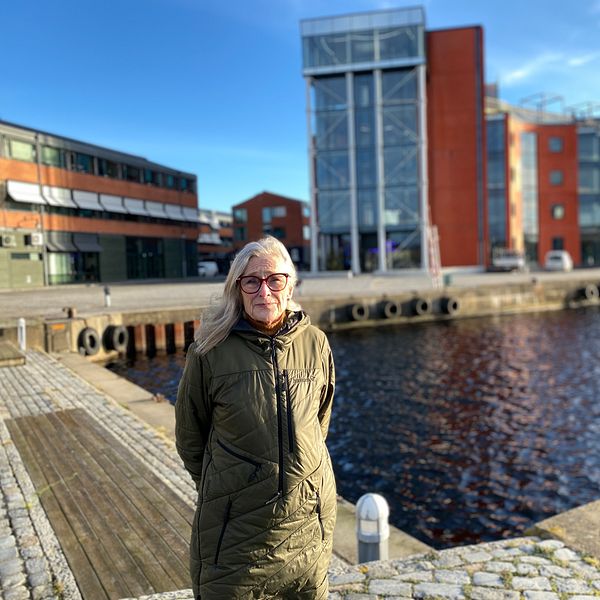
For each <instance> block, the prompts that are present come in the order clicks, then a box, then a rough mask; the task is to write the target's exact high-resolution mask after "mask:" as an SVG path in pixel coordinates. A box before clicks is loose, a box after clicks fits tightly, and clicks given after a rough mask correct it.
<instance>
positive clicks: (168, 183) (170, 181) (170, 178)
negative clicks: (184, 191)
mask: <svg viewBox="0 0 600 600" xmlns="http://www.w3.org/2000/svg"><path fill="white" fill-rule="evenodd" d="M163 181H164V182H165V187H167V188H169V189H170V190H172V189H173V188H174V187H175V176H174V175H165V177H164V178H163Z"/></svg>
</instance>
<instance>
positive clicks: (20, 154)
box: [8, 140, 35, 162]
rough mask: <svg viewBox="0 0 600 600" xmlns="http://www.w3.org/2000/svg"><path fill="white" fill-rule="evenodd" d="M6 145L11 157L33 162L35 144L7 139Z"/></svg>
mask: <svg viewBox="0 0 600 600" xmlns="http://www.w3.org/2000/svg"><path fill="white" fill-rule="evenodd" d="M8 147H9V152H10V157H11V158H14V159H15V160H26V161H27V162H35V146H34V145H33V144H30V143H28V142H21V141H19V140H9V141H8Z"/></svg>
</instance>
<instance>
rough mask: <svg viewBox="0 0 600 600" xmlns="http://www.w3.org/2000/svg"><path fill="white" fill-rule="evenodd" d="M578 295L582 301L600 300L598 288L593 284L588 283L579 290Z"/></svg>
mask: <svg viewBox="0 0 600 600" xmlns="http://www.w3.org/2000/svg"><path fill="white" fill-rule="evenodd" d="M577 292H578V293H577V295H578V296H579V297H580V298H581V299H582V300H598V297H599V296H600V293H599V292H598V286H596V285H594V284H593V283H588V284H587V285H586V286H585V287H582V288H580V289H579V290H577Z"/></svg>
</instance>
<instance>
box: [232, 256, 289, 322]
mask: <svg viewBox="0 0 600 600" xmlns="http://www.w3.org/2000/svg"><path fill="white" fill-rule="evenodd" d="M273 273H289V269H288V267H287V266H286V263H285V262H284V261H283V260H282V259H280V258H271V257H269V258H262V257H258V256H254V257H252V258H251V259H250V261H249V262H248V266H247V267H246V270H245V271H244V275H243V277H245V276H247V275H252V276H254V277H258V278H259V279H264V278H265V277H268V276H269V275H272V274H273ZM292 289H293V288H292V283H291V279H288V282H287V285H286V286H285V287H284V288H283V289H282V290H281V291H278V292H275V291H273V290H272V289H270V288H269V286H268V285H267V283H266V281H263V282H262V283H261V284H260V288H259V289H258V291H257V292H255V293H253V294H248V293H246V292H244V291H243V290H242V288H241V286H240V294H242V300H243V302H244V310H245V311H246V314H247V315H248V316H249V317H250V318H252V319H254V320H255V321H258V322H259V323H264V324H265V325H272V324H273V323H276V322H277V320H278V319H279V318H280V317H281V315H282V314H283V313H284V312H285V309H286V308H287V305H288V301H289V299H290V298H291V296H292Z"/></svg>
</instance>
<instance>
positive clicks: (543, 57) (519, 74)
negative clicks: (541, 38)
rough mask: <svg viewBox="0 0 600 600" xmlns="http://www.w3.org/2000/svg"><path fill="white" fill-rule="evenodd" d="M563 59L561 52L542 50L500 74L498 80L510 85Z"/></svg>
mask: <svg viewBox="0 0 600 600" xmlns="http://www.w3.org/2000/svg"><path fill="white" fill-rule="evenodd" d="M563 60H564V56H563V55H562V54H557V53H552V52H544V53H542V54H539V55H538V56H536V57H534V58H532V59H531V60H529V61H527V62H525V63H523V64H522V65H520V66H519V67H518V68H516V69H513V70H511V71H508V72H507V73H504V74H501V75H500V80H501V82H502V83H504V84H505V85H511V84H514V83H518V82H521V81H523V80H524V79H528V78H530V77H532V76H534V75H537V74H538V73H541V72H543V71H546V70H547V69H548V68H549V67H552V66H553V65H556V64H558V63H560V62H561V61H563Z"/></svg>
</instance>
